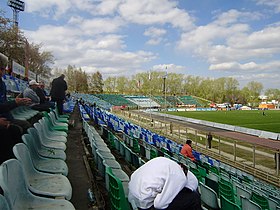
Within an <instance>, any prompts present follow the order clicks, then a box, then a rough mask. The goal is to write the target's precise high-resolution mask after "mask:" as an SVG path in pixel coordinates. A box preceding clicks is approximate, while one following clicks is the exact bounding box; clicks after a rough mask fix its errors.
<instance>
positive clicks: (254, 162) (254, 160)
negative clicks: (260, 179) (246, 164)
mask: <svg viewBox="0 0 280 210" xmlns="http://www.w3.org/2000/svg"><path fill="white" fill-rule="evenodd" d="M255 166H256V145H253V167H254V168H255Z"/></svg>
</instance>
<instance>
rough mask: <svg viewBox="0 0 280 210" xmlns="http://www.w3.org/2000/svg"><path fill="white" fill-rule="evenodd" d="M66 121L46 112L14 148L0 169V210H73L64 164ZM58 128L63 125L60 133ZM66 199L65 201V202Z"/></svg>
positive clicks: (53, 113) (66, 168)
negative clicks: (0, 193) (13, 157)
mask: <svg viewBox="0 0 280 210" xmlns="http://www.w3.org/2000/svg"><path fill="white" fill-rule="evenodd" d="M61 121H64V122H67V121H68V119H67V118H65V117H62V116H58V115H56V113H55V112H50V113H49V114H48V117H47V116H45V117H43V118H42V119H41V120H39V122H38V123H35V124H34V128H29V129H28V133H27V134H24V135H23V136H22V140H23V142H24V143H18V144H16V145H15V146H14V148H13V152H14V155H15V157H16V159H9V160H7V161H5V162H4V163H3V164H2V165H1V166H0V186H1V187H2V189H3V191H4V196H2V197H1V198H0V200H1V202H0V203H2V204H0V205H2V206H1V209H8V210H9V209H13V210H17V209H56V210H57V209H67V210H70V209H75V208H74V206H73V205H72V203H71V202H69V200H70V199H71V196H72V187H71V184H70V182H69V180H68V179H67V177H66V176H67V174H68V167H67V165H66V163H65V159H66V154H65V149H66V145H65V143H66V137H67V130H66V129H65V127H66V126H67V123H64V122H61ZM60 126H65V127H64V128H63V129H64V130H65V131H62V130H61V128H62V127H60ZM65 199H66V200H65Z"/></svg>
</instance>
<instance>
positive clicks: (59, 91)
mask: <svg viewBox="0 0 280 210" xmlns="http://www.w3.org/2000/svg"><path fill="white" fill-rule="evenodd" d="M64 78H65V75H64V74H61V75H60V76H59V77H57V78H55V79H54V80H53V81H52V83H51V93H50V95H51V100H52V101H54V102H56V106H57V110H58V113H59V114H60V115H62V114H63V103H64V100H65V91H66V90H67V83H66V81H65V80H64Z"/></svg>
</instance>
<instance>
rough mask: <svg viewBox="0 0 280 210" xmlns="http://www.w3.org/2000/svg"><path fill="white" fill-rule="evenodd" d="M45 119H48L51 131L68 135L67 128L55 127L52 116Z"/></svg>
mask: <svg viewBox="0 0 280 210" xmlns="http://www.w3.org/2000/svg"><path fill="white" fill-rule="evenodd" d="M43 118H44V119H46V122H47V125H48V127H49V129H50V130H52V131H53V130H54V131H63V132H65V133H67V131H68V128H66V127H65V126H60V125H55V124H53V122H52V120H51V119H50V116H48V117H43Z"/></svg>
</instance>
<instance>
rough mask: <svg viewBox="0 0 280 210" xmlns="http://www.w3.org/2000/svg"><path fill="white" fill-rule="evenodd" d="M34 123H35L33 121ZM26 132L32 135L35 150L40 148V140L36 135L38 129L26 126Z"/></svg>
mask: <svg viewBox="0 0 280 210" xmlns="http://www.w3.org/2000/svg"><path fill="white" fill-rule="evenodd" d="M35 124H36V123H35ZM27 132H28V134H30V135H31V136H32V137H33V144H34V146H35V148H36V149H37V150H39V149H41V148H42V142H41V139H40V137H39V135H38V131H37V130H36V129H35V128H28V130H27Z"/></svg>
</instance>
